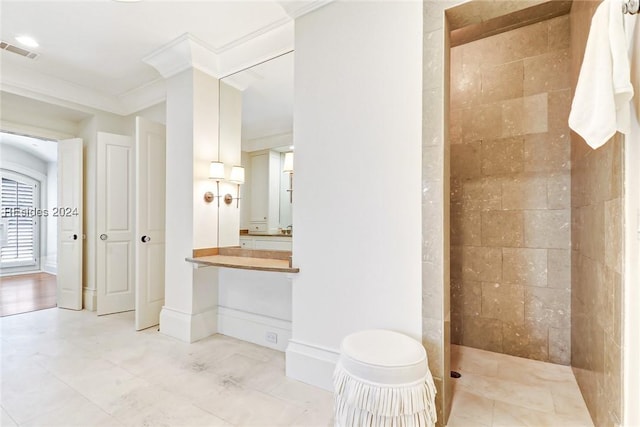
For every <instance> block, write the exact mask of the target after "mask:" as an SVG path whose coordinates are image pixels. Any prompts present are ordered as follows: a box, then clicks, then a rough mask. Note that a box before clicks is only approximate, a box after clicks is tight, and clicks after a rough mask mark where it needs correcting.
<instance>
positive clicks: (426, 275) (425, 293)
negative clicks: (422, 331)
mask: <svg viewBox="0 0 640 427" xmlns="http://www.w3.org/2000/svg"><path fill="white" fill-rule="evenodd" d="M440 276H442V266H441V264H440V263H433V262H423V263H422V313H423V316H428V317H431V318H434V319H435V318H440V317H442V301H443V296H442V295H443V291H444V290H443V286H441V285H440V283H435V280H434V279H435V278H436V277H440Z"/></svg>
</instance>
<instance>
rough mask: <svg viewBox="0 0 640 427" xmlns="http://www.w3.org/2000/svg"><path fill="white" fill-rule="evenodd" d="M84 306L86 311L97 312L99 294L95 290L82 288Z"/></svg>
mask: <svg viewBox="0 0 640 427" xmlns="http://www.w3.org/2000/svg"><path fill="white" fill-rule="evenodd" d="M82 306H83V307H84V309H85V310H88V311H96V309H97V307H98V294H97V293H96V290H95V289H89V288H82Z"/></svg>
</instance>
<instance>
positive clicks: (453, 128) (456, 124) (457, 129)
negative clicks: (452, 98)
mask: <svg viewBox="0 0 640 427" xmlns="http://www.w3.org/2000/svg"><path fill="white" fill-rule="evenodd" d="M449 142H450V143H451V144H460V143H462V110H460V109H457V108H451V111H450V112H449Z"/></svg>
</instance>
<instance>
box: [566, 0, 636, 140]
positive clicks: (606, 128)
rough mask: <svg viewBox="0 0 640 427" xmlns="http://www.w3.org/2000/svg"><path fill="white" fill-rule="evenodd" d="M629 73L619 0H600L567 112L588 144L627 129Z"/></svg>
mask: <svg viewBox="0 0 640 427" xmlns="http://www.w3.org/2000/svg"><path fill="white" fill-rule="evenodd" d="M630 76H631V70H630V67H629V56H628V49H627V36H626V34H625V32H624V19H623V13H622V0H604V1H603V2H602V4H600V6H598V9H597V10H596V13H595V14H594V15H593V19H592V20H591V28H590V30H589V38H588V40H587V47H586V50H585V53H584V60H583V61H582V67H581V68H580V77H579V78H578V85H577V86H576V93H575V95H574V97H573V103H572V104H571V113H570V114H569V127H571V129H573V130H574V131H576V132H577V133H578V134H579V135H580V136H582V137H583V138H584V140H585V141H586V142H587V144H589V145H590V146H591V147H592V148H594V149H595V148H598V147H600V146H601V145H603V144H604V143H606V142H607V141H608V140H609V139H610V138H611V137H612V136H613V135H614V134H615V133H616V131H620V132H621V133H624V134H628V133H629V127H630V111H631V109H630V102H629V101H630V100H631V98H633V86H632V85H631V77H630Z"/></svg>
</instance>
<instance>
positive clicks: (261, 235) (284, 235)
mask: <svg viewBox="0 0 640 427" xmlns="http://www.w3.org/2000/svg"><path fill="white" fill-rule="evenodd" d="M242 236H252V237H289V238H291V234H282V233H247V234H241V235H240V237H242Z"/></svg>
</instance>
